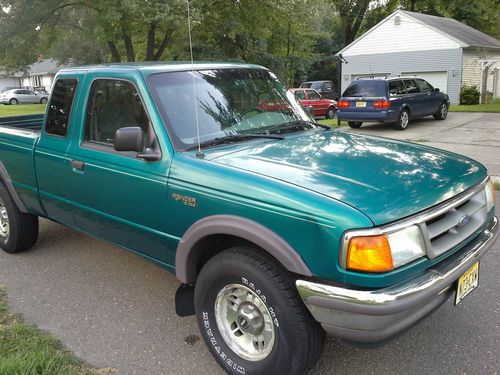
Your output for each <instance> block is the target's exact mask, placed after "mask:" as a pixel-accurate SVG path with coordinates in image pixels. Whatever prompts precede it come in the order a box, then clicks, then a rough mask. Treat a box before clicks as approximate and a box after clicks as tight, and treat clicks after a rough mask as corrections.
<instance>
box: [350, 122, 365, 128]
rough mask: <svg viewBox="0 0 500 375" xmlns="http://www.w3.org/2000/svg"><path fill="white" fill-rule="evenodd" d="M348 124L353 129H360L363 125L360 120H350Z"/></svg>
mask: <svg viewBox="0 0 500 375" xmlns="http://www.w3.org/2000/svg"><path fill="white" fill-rule="evenodd" d="M347 124H348V125H349V127H350V128H353V129H359V128H360V127H361V125H363V123H362V122H359V121H348V122H347Z"/></svg>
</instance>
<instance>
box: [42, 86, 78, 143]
mask: <svg viewBox="0 0 500 375" xmlns="http://www.w3.org/2000/svg"><path fill="white" fill-rule="evenodd" d="M76 85H77V80H76V79H74V78H61V79H58V80H57V81H56V83H55V84H54V88H53V89H52V97H51V98H50V103H49V107H48V113H47V123H46V125H45V132H46V133H47V134H52V135H58V136H61V137H64V136H66V133H67V132H68V124H69V115H70V113H71V107H72V105H73V99H74V98H75V93H76Z"/></svg>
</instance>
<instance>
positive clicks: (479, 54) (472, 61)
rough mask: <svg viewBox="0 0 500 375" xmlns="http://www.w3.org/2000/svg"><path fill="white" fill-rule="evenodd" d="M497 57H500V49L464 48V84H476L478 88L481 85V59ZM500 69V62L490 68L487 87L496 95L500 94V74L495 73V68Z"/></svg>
mask: <svg viewBox="0 0 500 375" xmlns="http://www.w3.org/2000/svg"><path fill="white" fill-rule="evenodd" d="M486 58H497V59H500V51H498V52H497V51H486V50H476V49H464V51H463V62H462V65H463V70H462V84H463V85H467V86H476V87H477V88H478V89H479V88H480V85H481V63H480V62H479V59H486ZM495 68H497V71H498V70H499V69H500V63H496V64H494V65H492V66H491V67H490V68H489V71H488V73H489V74H488V82H487V86H486V89H487V90H488V91H491V92H493V95H494V96H497V97H498V96H500V87H499V86H500V85H499V84H498V80H499V75H498V73H497V74H494V69H495Z"/></svg>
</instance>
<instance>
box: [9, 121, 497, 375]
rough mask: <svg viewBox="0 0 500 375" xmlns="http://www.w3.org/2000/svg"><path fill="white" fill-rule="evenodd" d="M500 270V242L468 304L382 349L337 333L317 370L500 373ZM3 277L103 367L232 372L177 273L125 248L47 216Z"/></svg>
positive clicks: (24, 308) (15, 301)
mask: <svg viewBox="0 0 500 375" xmlns="http://www.w3.org/2000/svg"><path fill="white" fill-rule="evenodd" d="M424 124H425V122H424ZM412 125H413V124H411V125H410V126H412ZM374 126H375V127H377V126H379V125H374ZM424 126H427V125H424ZM429 126H434V125H431V124H429ZM462 127H463V126H462ZM368 129H369V128H368V127H367V128H366V129H365V131H367V132H372V130H368ZM410 129H411V128H410ZM410 129H408V130H407V131H408V132H410ZM434 130H435V129H434ZM360 131H363V128H361V130H360ZM384 131H385V130H382V133H383V132H384ZM390 131H392V130H387V132H390ZM495 131H496V130H495ZM408 134H411V133H408ZM384 135H388V134H385V133H384ZM418 137H420V135H418ZM496 139H497V142H498V139H500V137H497V138H496ZM492 147H497V146H495V145H493V146H492ZM497 156H498V154H497ZM499 174H500V173H499ZM497 214H498V210H497ZM499 269H500V241H498V242H497V243H496V244H495V245H494V247H493V248H492V249H491V250H490V252H489V253H488V254H486V256H485V257H484V258H483V260H482V262H481V267H480V286H479V288H478V289H477V290H475V291H474V292H473V293H472V294H471V295H470V296H468V297H467V298H466V299H465V300H464V301H463V302H462V303H461V304H460V305H459V306H457V307H455V306H454V305H453V301H452V300H449V301H448V302H447V303H446V304H445V305H443V306H442V307H441V308H440V309H438V310H437V311H436V312H435V313H434V314H432V315H431V316H429V317H428V318H426V319H425V320H423V321H422V322H421V323H420V324H419V325H417V326H415V327H413V328H412V329H410V330H409V331H407V332H405V333H404V334H403V335H401V336H400V337H398V338H397V339H396V340H394V341H392V342H390V343H389V344H387V345H385V346H383V347H380V348H377V349H356V348H350V347H343V346H340V345H339V344H338V342H337V341H336V340H335V339H333V338H328V339H327V341H326V345H325V348H324V351H323V355H322V357H321V360H320V362H319V363H318V365H317V367H316V368H315V369H313V371H312V372H311V374H315V375H319V374H337V373H338V374H401V373H404V374H422V373H424V374H445V373H446V374H498V373H500V357H499V356H498V349H499V348H500V288H498V285H499V284H500V273H499V272H498V270H499ZM0 283H1V284H4V285H5V286H6V287H7V292H8V294H9V299H10V304H11V309H12V310H13V311H16V312H20V313H22V314H23V315H24V317H25V319H26V320H27V321H28V322H30V323H33V324H36V325H38V326H39V327H40V328H42V329H45V330H48V331H50V332H51V333H53V334H54V335H56V336H57V337H59V338H60V339H61V340H62V342H63V343H64V344H65V345H66V346H67V347H68V348H69V349H71V350H72V351H74V352H75V354H76V355H78V356H79V357H80V358H82V359H84V360H86V361H88V362H89V363H90V364H92V365H94V366H96V367H113V368H117V369H118V370H119V374H175V375H177V374H183V375H184V374H222V372H221V370H220V368H219V367H218V365H217V364H216V363H215V361H214V360H213V359H212V358H211V356H210V354H209V353H208V351H207V349H206V348H205V346H204V344H203V342H202V341H201V340H199V334H198V329H197V326H196V322H195V319H194V318H193V317H189V318H180V317H177V316H176V315H175V310H174V302H173V301H174V295H175V290H176V288H177V286H178V282H177V281H176V279H175V277H174V276H173V275H172V274H170V273H169V272H167V271H165V270H163V269H161V268H159V267H157V266H155V265H153V264H151V263H149V262H147V261H146V260H144V259H142V258H140V257H138V256H136V255H133V254H130V253H127V252H126V251H123V250H121V249H119V248H117V247H115V246H112V245H109V244H106V243H104V242H101V241H97V240H94V239H92V238H89V237H87V236H84V235H81V234H79V233H77V232H75V231H72V230H70V229H67V228H65V227H62V226H60V225H58V224H55V223H52V222H49V221H47V220H43V221H42V222H41V231H40V238H39V241H38V243H37V245H36V246H35V247H34V248H33V249H32V250H30V251H28V252H25V253H21V254H16V255H9V254H6V253H4V252H1V251H0Z"/></svg>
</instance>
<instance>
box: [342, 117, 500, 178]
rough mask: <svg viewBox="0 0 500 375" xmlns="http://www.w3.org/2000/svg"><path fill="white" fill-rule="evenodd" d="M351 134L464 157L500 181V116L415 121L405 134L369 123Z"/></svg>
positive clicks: (388, 126) (384, 125) (427, 118)
mask: <svg viewBox="0 0 500 375" xmlns="http://www.w3.org/2000/svg"><path fill="white" fill-rule="evenodd" d="M348 129H349V131H352V132H356V133H360V134H370V135H377V136H381V137H388V138H396V139H402V140H407V141H412V142H417V143H422V144H425V145H428V146H433V147H438V148H442V149H445V150H449V151H452V152H456V153H458V154H463V155H466V156H469V157H471V158H473V159H476V160H478V161H480V162H481V163H483V164H484V165H485V166H486V167H487V168H488V171H489V173H490V174H492V175H494V176H498V177H500V113H460V112H450V113H449V114H448V118H447V119H446V120H444V121H436V120H434V118H432V117H426V118H423V119H420V120H414V121H411V122H410V124H409V125H408V128H407V129H406V130H404V131H400V130H394V129H393V128H392V127H391V125H387V124H378V123H366V124H363V126H362V127H361V128H359V129H350V128H348Z"/></svg>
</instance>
